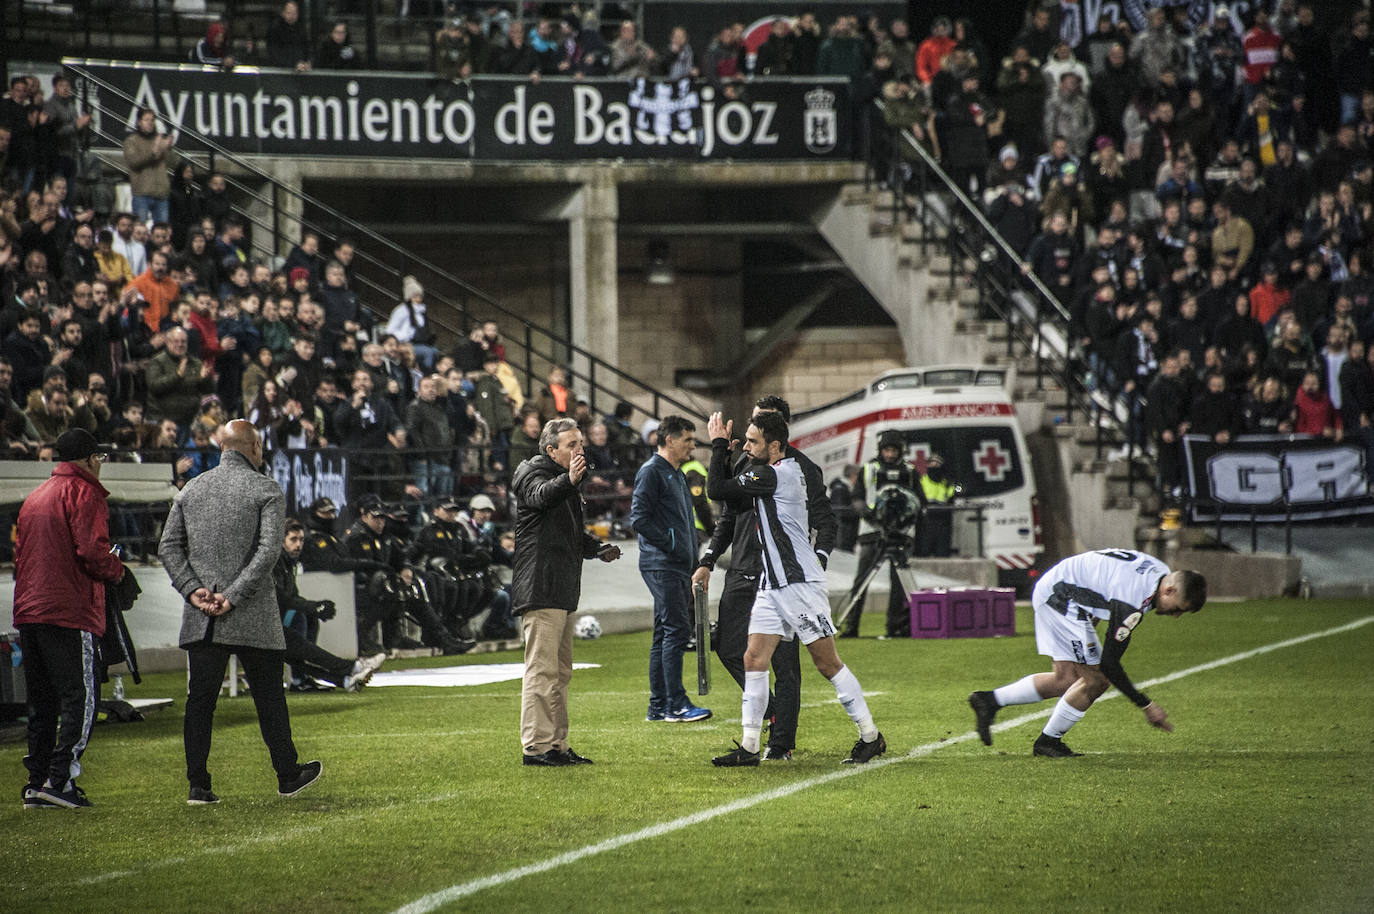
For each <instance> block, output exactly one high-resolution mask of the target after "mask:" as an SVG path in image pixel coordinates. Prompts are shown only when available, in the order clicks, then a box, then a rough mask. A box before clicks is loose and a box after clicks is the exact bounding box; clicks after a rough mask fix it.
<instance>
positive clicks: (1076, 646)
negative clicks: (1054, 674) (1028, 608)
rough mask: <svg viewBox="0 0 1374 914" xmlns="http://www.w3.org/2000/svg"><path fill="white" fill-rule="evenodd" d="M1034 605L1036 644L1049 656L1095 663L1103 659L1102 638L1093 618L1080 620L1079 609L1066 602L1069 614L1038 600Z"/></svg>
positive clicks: (1053, 658)
mask: <svg viewBox="0 0 1374 914" xmlns="http://www.w3.org/2000/svg"><path fill="white" fill-rule="evenodd" d="M1032 604H1033V605H1034V607H1035V647H1036V649H1037V650H1038V651H1039V652H1040V653H1042V654H1044V655H1045V656H1047V657H1049V658H1050V659H1051V660H1072V661H1073V662H1075V663H1086V664H1088V665H1089V666H1097V665H1098V664H1099V663H1101V662H1102V642H1100V641H1098V640H1097V630H1096V629H1094V628H1093V623H1092V619H1091V618H1089V619H1088V620H1086V621H1081V620H1079V618H1078V609H1077V608H1076V607H1075V606H1073V605H1072V604H1070V605H1069V612H1068V615H1065V614H1064V613H1061V612H1059V611H1057V610H1054V609H1051V608H1050V607H1048V606H1046V605H1045V604H1044V603H1043V602H1042V601H1040V600H1032Z"/></svg>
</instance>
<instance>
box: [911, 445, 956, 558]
mask: <svg viewBox="0 0 1374 914" xmlns="http://www.w3.org/2000/svg"><path fill="white" fill-rule="evenodd" d="M958 494H959V487H958V486H957V485H955V484H954V483H952V482H950V481H949V475H948V474H947V473H946V472H945V461H944V458H942V457H941V456H940V455H939V454H933V455H931V457H930V460H929V462H927V464H926V471H925V473H924V474H922V476H921V495H922V496H923V498H924V501H925V509H924V510H923V511H922V512H921V526H920V528H919V529H918V530H917V531H916V554H917V555H919V556H923V557H926V558H948V557H949V554H950V552H952V551H953V540H954V514H953V512H951V511H950V510H948V507H942V508H936V507H935V506H936V505H942V506H948V505H949V503H950V502H952V501H953V500H954V496H955V495H958Z"/></svg>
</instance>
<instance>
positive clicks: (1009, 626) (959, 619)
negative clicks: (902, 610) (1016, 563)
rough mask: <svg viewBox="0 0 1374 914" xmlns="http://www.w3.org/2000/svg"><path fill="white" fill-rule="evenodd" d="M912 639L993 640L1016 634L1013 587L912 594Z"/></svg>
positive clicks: (1014, 593) (937, 590)
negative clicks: (997, 637)
mask: <svg viewBox="0 0 1374 914" xmlns="http://www.w3.org/2000/svg"><path fill="white" fill-rule="evenodd" d="M910 605H911V637H913V638H991V637H996V636H1002V635H1014V634H1016V592H1015V591H1014V590H1012V589H1011V588H1010V587H993V588H990V589H986V590H984V589H979V588H973V587H952V588H949V589H945V588H936V589H934V590H918V591H915V592H913V593H912V594H911V603H910Z"/></svg>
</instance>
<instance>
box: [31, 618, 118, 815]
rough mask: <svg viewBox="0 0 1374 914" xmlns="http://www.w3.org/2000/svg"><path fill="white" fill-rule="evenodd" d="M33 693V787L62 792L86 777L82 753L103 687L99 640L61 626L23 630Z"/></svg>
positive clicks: (38, 625) (35, 625)
mask: <svg viewBox="0 0 1374 914" xmlns="http://www.w3.org/2000/svg"><path fill="white" fill-rule="evenodd" d="M19 647H20V649H21V650H22V651H23V652H24V685H25V686H26V687H27V689H28V693H29V696H28V715H29V754H28V755H26V756H24V767H25V768H27V769H28V771H29V785H30V786H31V787H42V786H43V782H44V781H49V780H50V781H52V785H53V786H54V787H57V788H61V787H62V785H64V784H66V783H67V782H68V781H70V780H73V779H75V778H76V776H77V775H79V774H80V773H81V753H83V752H85V751H86V744H87V743H88V742H89V741H90V738H91V725H92V724H94V723H95V709H96V704H97V703H98V702H99V701H100V683H99V681H97V679H96V675H95V663H96V653H97V644H96V637H95V635H93V634H91V633H90V632H86V631H81V630H79V629H75V628H63V627H61V626H59V625H43V624H39V623H26V624H24V625H20V626H19Z"/></svg>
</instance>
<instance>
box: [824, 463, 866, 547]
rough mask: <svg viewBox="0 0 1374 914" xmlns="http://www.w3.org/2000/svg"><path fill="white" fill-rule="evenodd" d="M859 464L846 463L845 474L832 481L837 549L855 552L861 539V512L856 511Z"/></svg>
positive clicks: (831, 503)
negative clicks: (855, 499) (856, 545)
mask: <svg viewBox="0 0 1374 914" xmlns="http://www.w3.org/2000/svg"><path fill="white" fill-rule="evenodd" d="M860 469H862V468H861V467H860V466H859V465H858V464H857V463H846V464H845V465H844V474H843V475H841V476H838V477H836V478H835V479H832V480H830V488H829V493H830V506H831V507H832V508H834V510H835V521H836V523H837V524H838V530H839V532H838V534H837V537H836V540H835V548H836V549H841V550H843V551H845V552H853V551H854V546H855V544H856V543H857V542H858V539H859V512H857V511H855V510H854V486H855V485H856V484H857V483H858V481H859V471H860Z"/></svg>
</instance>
